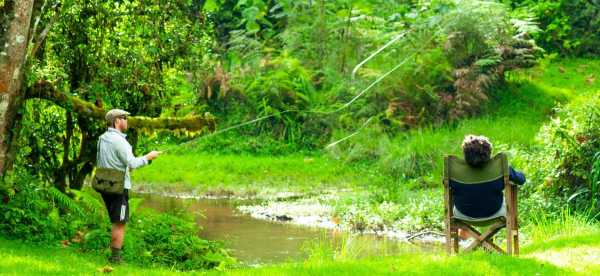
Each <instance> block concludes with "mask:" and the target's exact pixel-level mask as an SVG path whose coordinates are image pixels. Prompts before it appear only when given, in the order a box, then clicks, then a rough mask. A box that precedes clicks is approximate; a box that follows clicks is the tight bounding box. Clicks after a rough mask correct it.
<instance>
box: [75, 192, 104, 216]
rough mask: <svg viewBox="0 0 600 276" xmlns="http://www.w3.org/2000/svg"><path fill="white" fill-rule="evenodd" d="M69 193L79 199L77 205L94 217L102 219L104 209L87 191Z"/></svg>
mask: <svg viewBox="0 0 600 276" xmlns="http://www.w3.org/2000/svg"><path fill="white" fill-rule="evenodd" d="M71 193H73V194H75V195H76V196H77V197H78V198H79V200H78V201H77V203H79V205H80V206H81V207H83V208H84V209H85V211H86V212H88V213H91V214H92V215H93V216H95V217H102V215H103V214H104V210H105V207H104V204H103V203H102V202H101V201H100V200H98V198H97V197H95V196H94V195H92V194H90V193H89V192H87V191H77V190H71Z"/></svg>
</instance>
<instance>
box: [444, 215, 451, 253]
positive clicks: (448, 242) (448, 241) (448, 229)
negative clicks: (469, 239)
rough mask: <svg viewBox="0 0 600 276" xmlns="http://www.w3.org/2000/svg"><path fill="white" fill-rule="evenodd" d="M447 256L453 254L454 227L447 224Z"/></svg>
mask: <svg viewBox="0 0 600 276" xmlns="http://www.w3.org/2000/svg"><path fill="white" fill-rule="evenodd" d="M445 232H446V233H445V234H446V254H448V255H451V254H452V226H451V225H450V223H448V222H446V231H445Z"/></svg>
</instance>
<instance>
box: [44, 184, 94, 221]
mask: <svg viewBox="0 0 600 276" xmlns="http://www.w3.org/2000/svg"><path fill="white" fill-rule="evenodd" d="M48 195H49V197H50V200H52V202H54V204H55V205H56V206H57V207H59V208H61V209H64V210H68V211H70V212H73V213H75V214H77V215H79V216H82V217H84V216H86V214H85V210H84V209H83V208H82V207H81V206H80V205H79V204H78V203H77V201H75V200H74V199H72V198H70V197H69V196H68V195H66V194H64V193H63V192H61V191H60V190H59V189H57V188H56V187H54V186H52V187H50V188H49V189H48Z"/></svg>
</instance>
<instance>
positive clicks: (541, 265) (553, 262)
mask: <svg viewBox="0 0 600 276" xmlns="http://www.w3.org/2000/svg"><path fill="white" fill-rule="evenodd" d="M594 229H595V230H594ZM597 229H598V226H597V225H592V224H588V223H585V222H582V221H580V220H577V219H574V220H573V219H572V220H564V221H560V222H553V223H552V224H548V225H538V226H537V227H536V228H535V231H534V232H532V236H533V237H535V240H533V241H532V242H531V243H529V244H524V245H523V246H522V250H521V255H520V256H519V257H510V256H504V255H497V254H489V253H484V252H475V253H471V254H464V255H460V256H446V255H445V254H443V253H442V252H429V253H426V252H422V253H419V252H416V253H415V252H413V253H402V254H399V255H395V256H387V257H378V258H366V259H365V258H360V257H357V255H358V254H352V252H355V251H356V250H357V248H347V249H345V250H344V249H343V250H342V251H332V249H331V248H330V247H328V246H327V245H322V244H315V245H313V246H312V247H311V248H309V249H308V251H309V252H310V253H311V255H310V256H309V258H308V259H307V260H306V261H303V262H297V263H285V264H278V265H270V266H265V267H253V268H229V269H227V270H225V271H210V272H209V274H211V275H334V274H335V275H338V274H339V273H343V274H352V275H360V274H370V275H382V274H398V273H411V274H423V275H431V274H436V275H439V274H444V275H507V274H510V275H598V273H600V259H598V258H597V256H599V255H600V232H598V230H597ZM0 260H2V261H0V274H3V275H41V274H53V275H73V274H77V275H87V274H95V273H101V272H108V271H111V272H112V273H111V274H113V275H172V274H175V273H176V271H170V270H166V269H151V268H141V267H137V266H134V265H127V264H125V265H120V266H116V267H107V266H106V261H105V257H104V256H100V255H98V254H93V253H81V252H78V251H76V250H74V249H73V248H64V247H61V246H59V245H58V244H57V245H54V246H52V245H39V244H30V243H23V242H21V241H10V240H6V239H2V238H0ZM204 273H206V272H204ZM204 273H202V272H200V273H199V272H196V273H194V274H204Z"/></svg>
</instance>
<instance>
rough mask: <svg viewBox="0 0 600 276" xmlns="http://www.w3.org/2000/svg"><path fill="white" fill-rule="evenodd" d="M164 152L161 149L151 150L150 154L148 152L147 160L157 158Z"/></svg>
mask: <svg viewBox="0 0 600 276" xmlns="http://www.w3.org/2000/svg"><path fill="white" fill-rule="evenodd" d="M161 153H162V152H161V151H155V150H153V151H151V152H149V153H148V154H146V160H148V161H152V160H154V159H156V157H158V156H159V155H160V154H161Z"/></svg>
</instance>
